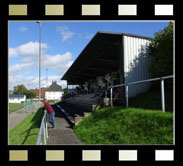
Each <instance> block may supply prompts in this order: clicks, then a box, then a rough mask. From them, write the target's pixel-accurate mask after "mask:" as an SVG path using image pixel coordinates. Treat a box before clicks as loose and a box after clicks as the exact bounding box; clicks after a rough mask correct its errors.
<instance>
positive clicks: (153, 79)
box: [108, 75, 174, 89]
mask: <svg viewBox="0 0 183 166" xmlns="http://www.w3.org/2000/svg"><path fill="white" fill-rule="evenodd" d="M173 77H174V75H170V76H164V77H158V78H151V79H147V80H141V81H135V82H130V83H126V84H119V85H114V86H109V87H108V89H110V88H116V87H120V86H126V85H132V84H138V83H144V82H151V81H157V80H165V79H168V78H173Z"/></svg>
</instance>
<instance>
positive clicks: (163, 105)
mask: <svg viewBox="0 0 183 166" xmlns="http://www.w3.org/2000/svg"><path fill="white" fill-rule="evenodd" d="M169 78H174V75H169V76H164V77H158V78H152V79H147V80H141V81H135V82H130V83H126V84H119V85H114V86H110V87H108V89H110V101H111V102H110V103H111V106H113V96H112V94H113V88H116V87H121V86H125V98H126V107H127V108H128V85H133V84H139V83H145V82H151V81H157V80H161V104H162V110H163V112H165V92H164V91H165V90H164V80H165V79H169Z"/></svg>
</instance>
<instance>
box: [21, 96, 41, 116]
mask: <svg viewBox="0 0 183 166" xmlns="http://www.w3.org/2000/svg"><path fill="white" fill-rule="evenodd" d="M38 108H39V103H38V102H36V101H32V100H30V99H27V100H26V101H25V102H24V110H25V111H26V112H32V113H33V112H34V111H35V110H37V109H38Z"/></svg>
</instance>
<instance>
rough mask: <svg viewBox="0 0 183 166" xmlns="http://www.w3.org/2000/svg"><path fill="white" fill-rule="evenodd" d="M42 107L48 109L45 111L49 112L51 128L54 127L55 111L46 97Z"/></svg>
mask: <svg viewBox="0 0 183 166" xmlns="http://www.w3.org/2000/svg"><path fill="white" fill-rule="evenodd" d="M44 108H45V109H46V110H47V111H48V112H47V113H48V114H49V122H50V124H51V125H52V127H53V129H55V111H54V110H53V108H52V106H51V105H50V104H49V103H48V100H46V99H44Z"/></svg>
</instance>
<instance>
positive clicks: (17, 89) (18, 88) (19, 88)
mask: <svg viewBox="0 0 183 166" xmlns="http://www.w3.org/2000/svg"><path fill="white" fill-rule="evenodd" d="M26 92H27V88H26V87H25V86H24V85H23V84H21V85H17V86H15V87H14V90H13V93H14V94H25V93H26Z"/></svg>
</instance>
